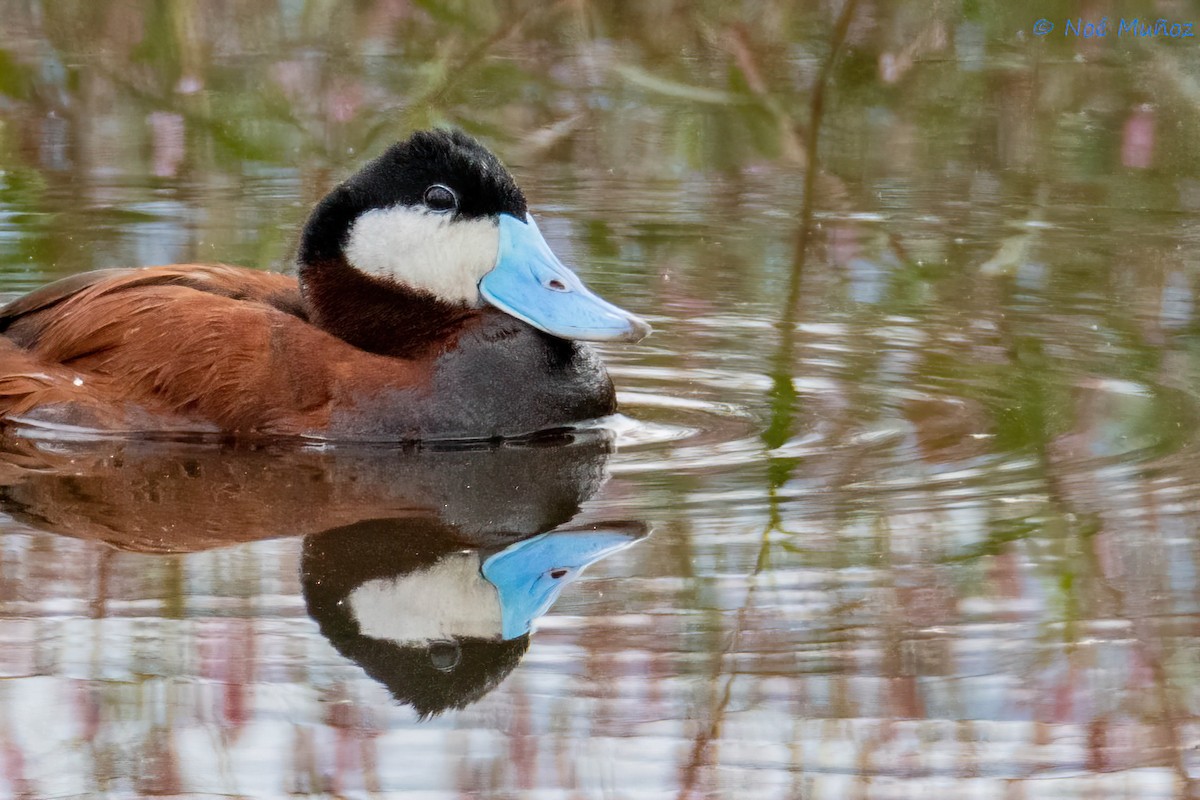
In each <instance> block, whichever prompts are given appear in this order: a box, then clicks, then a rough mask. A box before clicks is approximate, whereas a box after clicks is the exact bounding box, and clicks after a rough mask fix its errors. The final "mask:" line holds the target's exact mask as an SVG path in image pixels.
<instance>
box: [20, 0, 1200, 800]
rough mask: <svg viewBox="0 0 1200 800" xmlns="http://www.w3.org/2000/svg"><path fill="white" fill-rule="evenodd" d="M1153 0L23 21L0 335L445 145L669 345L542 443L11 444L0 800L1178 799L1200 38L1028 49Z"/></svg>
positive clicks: (1196, 629)
mask: <svg viewBox="0 0 1200 800" xmlns="http://www.w3.org/2000/svg"><path fill="white" fill-rule="evenodd" d="M1081 8H1083V10H1080V9H1081ZM1030 9H1032V10H1030ZM1189 13H1194V10H1193V8H1192V7H1191V6H1189V5H1186V4H1182V3H1170V2H1163V3H1153V2H1148V1H1147V2H1132V3H1127V4H1124V5H1122V6H1120V7H1119V8H1118V7H1117V6H1116V5H1115V4H1112V3H1109V2H1105V1H1104V0H1101V1H1100V2H1094V3H1088V4H1082V5H1080V4H1074V3H1066V2H1047V3H1044V4H1043V6H1042V7H1038V8H1036V9H1033V8H1032V6H1028V7H1026V6H1025V4H1007V3H1000V2H998V1H996V0H980V1H979V2H963V3H953V2H952V3H941V4H927V3H919V2H912V3H884V2H879V0H876V1H875V2H870V1H868V0H863V1H862V2H855V3H847V4H842V3H836V2H821V3H816V2H813V3H792V2H783V0H779V1H778V2H773V1H771V0H768V2H764V3H761V4H723V3H718V2H702V3H698V4H676V3H669V2H657V1H654V2H647V3H640V4H636V6H635V5H633V4H629V5H628V7H625V6H622V7H621V8H619V9H613V8H610V7H609V6H608V5H607V4H600V3H592V2H589V0H578V1H577V2H569V3H558V4H542V3H527V4H524V5H521V6H516V5H514V4H508V3H496V4H489V3H470V2H450V3H431V2H407V1H406V0H364V2H358V3H354V4H352V7H351V4H342V3H333V2H321V0H310V1H309V2H303V1H301V0H284V1H283V2H279V3H277V4H206V3H190V2H180V3H174V4H160V3H154V2H149V1H148V0H147V1H146V2H142V1H141V0H130V1H129V2H121V3H86V2H62V3H59V2H55V3H47V2H33V1H32V0H29V1H17V2H11V3H6V4H5V10H4V16H5V22H4V25H3V26H2V28H0V290H2V291H3V292H5V293H6V296H15V295H17V294H19V293H20V292H23V291H25V290H28V289H30V288H32V287H34V286H37V285H40V284H42V283H45V282H47V281H49V280H52V279H54V278H58V277H62V276H65V275H69V274H73V273H76V272H80V271H84V270H88V269H94V268H100V267H109V266H122V265H141V264H162V263H172V262H193V261H203V262H214V261H216V262H227V263H236V264H242V265H246V266H252V267H259V268H263V269H281V270H288V269H290V268H291V259H292V257H293V254H294V247H295V239H296V234H297V230H298V227H299V226H300V225H301V224H302V221H303V219H304V217H305V215H306V213H307V211H308V209H309V208H310V207H311V205H312V204H313V203H314V202H315V201H316V200H317V199H319V198H320V197H321V196H322V195H323V193H324V192H326V191H327V190H328V189H329V188H330V187H331V186H333V185H334V184H335V183H336V182H337V181H338V180H340V179H341V178H342V177H344V176H346V175H347V174H349V173H350V172H351V171H353V169H354V168H355V167H356V165H359V164H361V163H362V162H363V160H364V159H365V158H367V157H368V156H370V155H372V154H374V153H376V152H378V151H379V150H381V149H382V148H383V147H385V146H386V145H387V144H388V143H389V142H390V141H393V140H395V139H398V138H401V137H403V136H404V135H406V134H407V133H408V132H409V131H411V130H412V129H414V128H417V127H423V126H428V125H458V126H461V127H463V128H465V129H467V130H468V131H470V132H472V133H474V134H475V135H477V136H479V137H480V138H481V139H482V140H483V141H484V142H485V143H486V144H488V145H489V146H490V147H492V148H493V149H494V150H495V151H496V152H497V153H499V154H500V156H501V157H502V158H503V159H504V160H505V161H506V163H507V164H508V165H509V166H510V168H511V169H512V170H513V172H514V174H515V175H516V176H517V179H518V181H519V182H520V183H521V184H522V186H523V187H524V189H525V191H526V194H527V195H528V196H529V198H530V201H531V205H532V206H533V209H534V211H535V213H537V214H538V215H539V219H540V225H541V228H542V230H543V232H545V234H546V236H547V238H548V239H549V240H550V242H551V244H552V245H553V247H554V248H555V250H556V252H558V253H559V254H560V255H561V256H562V257H563V260H564V261H566V262H567V263H569V264H572V265H573V266H574V267H576V269H577V270H578V271H579V272H580V274H581V275H582V276H583V277H584V278H585V279H586V280H587V281H588V282H589V283H590V284H591V285H592V286H593V287H595V288H597V289H598V290H599V291H600V293H601V294H603V295H605V296H606V297H608V298H609V299H611V300H613V301H615V302H617V303H618V304H619V305H621V306H623V307H626V308H629V309H631V310H633V311H635V312H637V313H639V314H642V315H644V316H645V317H646V318H647V319H649V320H650V321H651V322H652V324H653V325H654V326H655V329H656V332H655V334H654V335H653V336H652V337H651V338H649V339H647V340H646V341H645V342H643V343H641V344H639V345H631V346H612V347H610V346H605V347H603V348H601V349H602V352H603V355H604V358H605V360H606V361H607V363H608V364H609V367H610V371H611V373H612V376H613V378H614V380H615V382H616V383H617V385H618V388H619V392H620V395H619V396H620V400H621V404H622V408H621V414H620V415H619V416H617V417H615V418H611V419H607V420H604V421H601V422H600V423H599V424H597V425H596V426H593V427H591V428H588V429H584V430H579V431H576V432H574V433H573V434H571V435H568V436H563V437H557V438H554V439H550V440H547V441H537V442H527V443H521V444H509V445H505V446H498V447H497V446H491V447H482V446H451V445H443V446H437V447H423V448H416V447H380V446H376V447H362V446H359V447H354V446H331V445H320V444H315V443H308V444H304V443H288V442H242V443H234V444H230V443H226V444H214V443H203V442H191V443H181V442H174V443H172V442H155V441H144V440H142V441H136V440H135V441H103V440H91V441H89V440H86V439H84V440H79V439H78V438H76V439H73V440H68V439H65V438H63V437H62V436H61V435H57V434H55V433H54V432H31V431H8V432H6V434H5V435H4V436H3V438H2V439H0V486H2V487H3V488H2V490H0V796H7V797H36V798H41V797H80V796H88V797H90V796H113V797H128V796H187V797H209V796H225V797H231V796H236V797H283V796H291V797H294V796H348V797H349V796H354V797H357V796H364V797H365V796H372V797H375V796H378V797H401V796H403V797H414V798H443V797H446V798H448V797H531V798H532V797H538V798H540V797H546V798H550V797H613V798H652V797H654V798H657V797H678V798H699V797H738V798H742V797H780V798H785V797H786V798H801V797H803V798H844V797H861V798H892V797H917V796H923V797H976V798H992V797H995V798H1040V797H1078V798H1117V797H1130V798H1135V797H1136V798H1154V797H1163V798H1167V797H1186V796H1192V797H1194V796H1200V531H1198V526H1200V460H1198V459H1197V452H1196V441H1195V439H1196V433H1195V430H1196V421H1197V419H1198V418H1200V404H1198V402H1197V391H1198V389H1200V314H1198V311H1197V307H1196V296H1197V289H1198V287H1200V259H1198V257H1197V256H1196V255H1195V253H1196V252H1198V251H1200V248H1198V246H1197V245H1198V244H1200V151H1197V150H1196V148H1195V147H1194V146H1193V143H1194V142H1195V141H1197V136H1198V135H1200V114H1198V113H1197V109H1198V108H1200V90H1198V89H1197V86H1200V58H1198V54H1200V50H1198V49H1197V47H1200V46H1198V45H1196V44H1194V43H1193V40H1189V39H1177V40H1176V39H1170V38H1169V37H1162V36H1160V37H1132V36H1129V35H1125V36H1121V37H1118V36H1117V35H1116V33H1117V31H1116V30H1115V29H1110V31H1109V35H1108V36H1107V37H1105V38H1098V37H1093V38H1084V37H1083V36H1082V35H1071V34H1070V32H1069V31H1070V29H1069V28H1068V27H1067V26H1066V25H1065V24H1064V23H1065V22H1066V20H1068V18H1069V19H1072V20H1074V19H1077V18H1078V19H1083V20H1084V21H1086V20H1095V21H1098V20H1099V19H1100V18H1101V17H1105V16H1107V17H1108V18H1109V19H1110V20H1111V21H1110V26H1113V25H1116V24H1117V20H1118V19H1119V18H1120V15H1121V14H1124V15H1126V16H1128V17H1130V18H1132V17H1133V16H1134V15H1138V14H1140V15H1141V16H1142V17H1145V18H1149V17H1153V18H1155V19H1157V18H1158V17H1172V19H1173V21H1176V22H1187V23H1190V22H1192V21H1193V20H1192V19H1191V18H1189V17H1187V16H1186V15H1187V14H1189ZM1072 15H1075V16H1072ZM1080 15H1082V16H1080ZM1172 15H1173V16H1172ZM1043 17H1045V18H1046V19H1047V20H1049V21H1050V22H1052V23H1054V25H1055V29H1054V31H1053V32H1052V33H1050V34H1048V35H1045V36H1041V37H1039V36H1036V35H1035V34H1034V33H1033V32H1032V31H1033V26H1034V23H1035V22H1036V21H1037V20H1038V19H1040V18H1043ZM185 333H186V332H183V333H182V334H181V335H185ZM450 630H454V631H459V632H461V633H459V634H456V637H451V636H448V635H447V634H446V632H447V631H450ZM430 641H432V642H433V643H432V644H429V642H430Z"/></svg>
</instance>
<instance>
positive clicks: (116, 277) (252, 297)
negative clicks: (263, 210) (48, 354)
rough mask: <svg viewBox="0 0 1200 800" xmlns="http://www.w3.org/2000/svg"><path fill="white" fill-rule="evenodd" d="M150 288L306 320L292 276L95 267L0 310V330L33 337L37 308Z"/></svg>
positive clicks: (22, 338) (225, 269) (199, 267)
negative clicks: (259, 306)
mask: <svg viewBox="0 0 1200 800" xmlns="http://www.w3.org/2000/svg"><path fill="white" fill-rule="evenodd" d="M152 286H180V287H184V288H188V289H194V290H195V291H198V292H204V293H206V294H212V295H216V296H218V297H226V298H229V299H232V300H242V301H247V302H258V303H263V304H265V305H269V306H273V307H276V308H278V309H279V310H281V311H284V312H285V313H289V314H292V315H294V316H297V317H300V318H302V319H303V318H304V317H305V311H304V305H303V302H302V301H301V299H300V290H299V287H298V286H297V284H296V280H295V278H291V277H289V276H287V275H281V274H279V273H276V272H259V271H256V270H249V269H243V268H241V267H230V266H226V265H223V264H171V265H167V266H162V267H136V268H115V269H97V270H92V271H90V272H81V273H79V274H77V275H71V276H70V277H67V278H62V279H60V280H57V281H54V282H53V283H49V284H46V285H45V286H43V287H41V288H39V289H35V290H34V291H32V292H30V293H28V294H25V295H22V296H21V297H18V298H17V299H16V300H13V301H12V302H10V303H9V304H8V305H6V306H4V307H3V308H0V333H3V334H5V335H6V336H8V337H9V338H10V339H12V340H13V341H15V342H17V343H18V344H25V343H26V342H27V341H28V342H30V343H32V341H36V339H37V332H38V329H39V327H40V326H39V324H38V323H39V322H44V321H45V320H46V319H47V318H46V317H39V316H38V315H39V314H40V313H41V312H45V311H50V310H51V309H53V308H55V307H56V306H59V305H60V304H62V303H64V302H66V301H68V300H71V299H72V298H77V297H79V296H80V295H92V294H100V293H103V294H110V293H116V292H127V291H130V290H135V289H141V288H147V287H152Z"/></svg>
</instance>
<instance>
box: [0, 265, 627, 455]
mask: <svg viewBox="0 0 1200 800" xmlns="http://www.w3.org/2000/svg"><path fill="white" fill-rule="evenodd" d="M0 331H2V332H3V334H4V337H3V338H2V339H0V417H3V418H5V419H8V420H17V421H22V422H25V423H30V424H54V425H70V426H78V427H83V428H89V429H98V430H106V431H126V432H225V433H261V434H282V435H310V436H328V437H331V438H362V439H411V438H430V437H438V436H472V437H473V436H485V437H486V436H496V435H502V436H507V435H515V434H519V433H526V432H530V431H533V430H537V429H540V428H544V427H548V426H552V425H557V424H565V423H567V422H572V421H577V420H580V419H585V418H587V417H589V416H597V415H599V414H605V413H609V412H610V411H611V410H612V408H613V405H614V404H613V399H612V387H611V384H610V383H609V382H608V378H607V375H606V374H605V373H604V370H603V368H602V367H601V366H600V364H599V362H598V361H597V360H596V359H595V357H594V356H593V355H592V354H591V352H590V351H589V350H588V349H587V348H586V347H581V346H578V345H575V344H573V343H568V342H564V341H562V340H558V339H554V338H553V337H548V336H545V335H544V334H540V333H538V332H537V331H534V330H533V329H531V328H529V327H528V326H525V325H524V324H523V323H520V322H518V321H516V320H512V319H511V318H507V317H504V316H503V315H498V314H492V313H489V312H481V313H480V314H479V315H477V317H476V318H473V319H472V321H471V322H470V324H469V325H468V326H467V327H466V328H465V329H464V331H463V332H461V333H460V334H459V335H458V336H456V337H455V338H454V340H452V341H447V342H444V343H431V346H430V348H429V349H428V356H427V357H424V358H416V359H398V358H391V357H387V356H383V355H376V354H373V353H370V352H366V351H364V350H360V349H358V348H356V347H354V346H352V345H350V344H348V343H346V342H345V341H343V340H341V339H339V338H337V337H335V336H333V335H331V334H329V333H327V332H325V331H323V330H321V329H320V328H317V327H315V326H314V325H312V324H311V323H310V322H309V321H308V320H307V318H306V315H305V311H304V304H303V302H302V300H301V297H300V294H299V290H298V288H297V284H296V281H295V279H293V278H291V277H288V276H284V275H279V274H273V273H264V272H258V271H254V270H246V269H240V268H235V267H225V266H193V265H185V266H170V267H154V268H146V269H128V270H102V271H98V272H93V273H85V274H83V275H79V276H74V277H72V278H67V279H64V280H63V281H59V282H57V283H54V284H50V285H49V286H46V287H44V288H42V289H40V290H38V291H36V292H33V293H31V294H29V295H26V296H24V297H22V298H20V299H18V300H16V301H14V302H13V303H11V304H9V305H8V306H6V307H5V308H4V309H0Z"/></svg>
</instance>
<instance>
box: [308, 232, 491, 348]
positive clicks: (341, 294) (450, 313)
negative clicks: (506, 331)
mask: <svg viewBox="0 0 1200 800" xmlns="http://www.w3.org/2000/svg"><path fill="white" fill-rule="evenodd" d="M299 277H300V290H301V293H302V295H303V297H304V305H305V307H306V310H307V312H308V317H309V319H310V320H311V321H312V322H313V324H314V325H316V326H317V327H319V328H321V329H323V330H325V331H328V332H329V333H331V334H333V335H334V336H337V337H338V338H339V339H343V340H345V341H347V342H349V343H350V344H352V345H354V346H355V347H358V348H360V349H362V350H366V351H368V352H371V353H378V354H380V355H385V356H393V357H395V358H418V357H420V356H422V355H424V354H426V353H428V352H429V350H430V349H432V348H435V347H437V346H438V345H439V344H441V343H443V342H445V341H446V339H447V338H448V337H452V336H453V335H454V334H455V333H456V332H457V331H458V330H459V329H460V328H462V326H463V325H464V324H465V323H466V322H467V321H468V320H470V319H472V318H474V317H475V316H477V315H478V313H479V312H478V311H477V310H476V309H473V308H469V307H467V306H466V305H463V304H456V303H448V302H446V301H444V300H440V299H438V298H437V297H435V296H434V295H432V294H429V293H428V292H422V291H419V290H415V289H410V288H408V287H406V286H401V285H400V284H397V283H394V282H392V281H388V280H384V279H381V278H376V277H373V276H371V275H367V274H365V273H362V272H360V271H358V270H356V269H354V268H353V267H351V266H350V265H349V264H348V263H347V262H346V259H345V257H343V256H341V255H339V256H337V257H334V258H328V259H323V260H320V261H315V262H301V264H300V276H299Z"/></svg>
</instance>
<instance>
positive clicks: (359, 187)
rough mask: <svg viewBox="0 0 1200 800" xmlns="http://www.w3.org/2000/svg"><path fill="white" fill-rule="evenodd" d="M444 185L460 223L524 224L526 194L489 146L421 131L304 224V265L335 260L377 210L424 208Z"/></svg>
mask: <svg viewBox="0 0 1200 800" xmlns="http://www.w3.org/2000/svg"><path fill="white" fill-rule="evenodd" d="M435 184H441V185H443V186H447V187H449V188H450V189H451V190H453V192H454V193H455V194H456V195H457V197H458V205H457V210H456V211H454V216H455V218H462V219H476V218H480V217H494V216H496V215H498V214H512V215H513V216H515V217H517V218H518V219H524V218H525V213H526V211H527V207H526V204H525V195H524V194H523V193H522V192H521V189H520V188H519V187H518V186H517V184H516V181H514V180H513V177H512V175H511V174H509V172H508V170H507V169H505V167H504V165H503V164H501V163H500V159H498V158H496V156H494V155H493V154H492V153H491V152H490V151H489V150H488V149H487V148H486V147H484V146H483V145H481V144H480V143H479V142H477V141H475V140H474V139H473V138H471V137H470V136H468V135H467V134H465V133H463V132H462V131H459V130H432V131H418V132H417V133H414V134H413V135H412V136H411V137H409V138H408V140H407V141H403V142H397V143H396V144H394V145H392V146H391V147H389V148H388V149H387V150H386V151H384V153H383V155H381V156H379V157H378V158H376V159H375V160H374V161H371V162H370V163H368V164H367V165H366V166H365V167H363V168H362V169H361V170H359V171H358V172H357V173H356V174H355V175H353V176H352V177H350V178H349V179H348V180H346V181H345V182H344V183H342V184H341V185H340V186H338V187H337V188H336V189H334V190H333V191H332V192H330V193H329V194H328V195H327V196H326V197H325V199H324V200H322V201H321V202H320V203H319V204H317V207H316V209H314V210H313V213H312V215H311V216H310V217H309V220H308V224H307V225H305V228H304V234H303V236H302V237H301V243H300V262H301V263H302V264H311V263H314V262H318V261H323V260H328V259H332V258H336V257H337V255H338V254H339V253H340V252H341V250H342V248H343V247H345V245H346V237H347V236H348V235H349V232H350V228H351V226H352V225H353V223H354V220H355V219H357V218H358V217H359V216H361V215H362V214H363V213H364V212H366V211H369V210H371V209H373V208H391V207H393V206H421V205H423V204H425V197H426V194H425V193H426V191H427V190H428V189H429V187H431V186H433V185H435Z"/></svg>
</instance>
